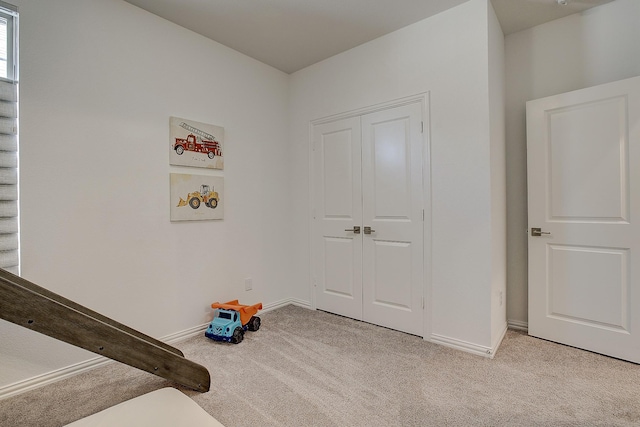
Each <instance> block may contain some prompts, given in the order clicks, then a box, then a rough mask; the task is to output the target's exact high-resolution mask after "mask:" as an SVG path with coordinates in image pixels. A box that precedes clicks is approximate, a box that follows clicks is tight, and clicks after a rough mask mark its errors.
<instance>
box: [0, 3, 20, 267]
mask: <svg viewBox="0 0 640 427" xmlns="http://www.w3.org/2000/svg"><path fill="white" fill-rule="evenodd" d="M17 19H18V14H17V9H16V8H15V7H13V6H11V5H9V4H6V3H4V2H2V1H0V267H1V268H4V269H6V270H9V271H10V272H12V273H14V274H19V268H20V255H19V247H20V239H19V234H18V232H19V219H18V212H19V209H18V81H17V46H16V40H17V37H16V29H17Z"/></svg>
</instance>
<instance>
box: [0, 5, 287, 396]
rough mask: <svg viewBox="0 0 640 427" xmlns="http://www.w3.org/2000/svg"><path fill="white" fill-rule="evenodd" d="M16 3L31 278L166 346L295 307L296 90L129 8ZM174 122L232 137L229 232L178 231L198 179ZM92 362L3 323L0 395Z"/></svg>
mask: <svg viewBox="0 0 640 427" xmlns="http://www.w3.org/2000/svg"><path fill="white" fill-rule="evenodd" d="M16 3H17V5H18V6H19V8H20V55H21V58H20V63H21V70H20V74H21V85H20V92H21V93H20V101H21V103H20V133H21V135H20V149H21V152H20V175H21V183H20V184H21V188H20V190H21V194H20V198H21V233H22V273H23V274H22V275H23V277H25V278H26V279H28V280H32V281H34V282H36V283H38V284H41V285H42V286H45V287H47V288H49V289H51V290H52V291H54V292H58V293H60V294H62V295H64V296H66V297H68V298H71V299H73V300H75V301H77V302H79V303H81V304H84V305H86V306H88V307H90V308H92V309H94V310H97V311H99V312H101V313H103V314H105V315H107V316H111V317H114V318H115V319H116V320H119V321H121V322H123V323H125V324H128V325H130V326H132V327H134V328H136V329H139V330H141V331H143V332H145V333H148V334H150V335H152V336H156V337H163V336H167V335H169V334H172V333H176V332H179V331H183V330H185V329H188V328H192V327H194V326H196V325H201V324H203V323H205V322H207V321H208V320H209V319H210V314H211V309H210V307H209V305H210V304H211V302H213V301H215V300H226V299H227V298H228V299H233V298H240V299H241V300H244V301H247V302H248V303H251V302H257V301H262V302H264V303H273V302H277V301H280V300H282V299H285V298H288V297H290V294H291V291H290V289H291V284H290V280H289V277H290V276H289V274H288V267H289V265H290V262H289V261H290V258H291V255H292V252H293V250H292V245H291V239H290V237H289V236H290V235H291V234H290V233H291V232H290V222H291V214H290V211H289V207H290V206H289V204H290V196H289V188H288V187H289V185H290V183H289V179H290V176H289V173H288V168H289V166H288V165H289V158H288V140H287V137H288V90H289V89H288V84H289V76H288V75H286V74H284V73H282V72H279V71H277V70H275V69H273V68H271V67H268V66H266V65H264V64H262V63H259V62H257V61H255V60H253V59H250V58H248V57H246V56H244V55H241V54H239V53H237V52H235V51H233V50H231V49H228V48H226V47H223V46H222V45H220V44H217V43H214V42H212V41H210V40H208V39H205V38H203V37H201V36H198V35H196V34H194V33H192V32H190V31H188V30H186V29H183V28H181V27H178V26H176V25H173V24H171V23H169V22H167V21H164V20H162V19H160V18H158V17H156V16H154V15H151V14H149V13H147V12H144V11H142V10H141V9H138V8H136V7H133V6H131V5H129V4H128V3H125V2H123V1H121V0H101V1H85V0H57V1H55V2H52V1H49V0H29V1H27V0H22V1H18V2H16ZM169 116H178V117H184V118H190V119H193V120H196V121H201V122H206V123H211V124H215V125H220V126H223V127H224V128H225V151H224V154H225V170H224V172H223V173H221V175H223V176H224V178H225V197H226V202H225V219H224V220H223V221H215V222H214V221H207V222H192V223H171V222H170V221H169V173H170V172H173V171H176V172H185V171H191V172H195V173H198V172H200V171H198V170H193V169H186V168H175V167H173V168H172V167H170V166H169V135H168V130H169ZM203 173H207V171H204V172H203ZM245 277H252V278H253V286H254V290H253V291H251V292H245V291H244V278H245ZM90 357H93V354H91V353H87V352H84V351H81V350H77V349H75V348H73V347H71V346H68V345H66V344H63V343H60V342H57V341H55V340H52V339H49V338H47V337H44V336H41V335H39V334H36V333H33V332H30V331H27V330H26V329H21V328H19V327H18V326H15V325H12V324H9V323H7V322H4V321H0V366H2V369H0V388H1V387H3V386H5V385H7V384H10V383H13V382H16V381H21V380H24V379H26V378H29V377H33V376H36V375H40V374H43V373H45V372H49V371H52V370H55V369H58V368H61V367H65V366H69V365H71V364H73V363H76V362H80V361H82V360H85V359H87V358H90Z"/></svg>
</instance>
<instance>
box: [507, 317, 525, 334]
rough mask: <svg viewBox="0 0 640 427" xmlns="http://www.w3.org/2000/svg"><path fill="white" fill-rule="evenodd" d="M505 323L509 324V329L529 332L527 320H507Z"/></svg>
mask: <svg viewBox="0 0 640 427" xmlns="http://www.w3.org/2000/svg"><path fill="white" fill-rule="evenodd" d="M507 325H508V326H509V329H514V330H516V331H523V332H529V322H523V321H521V320H507Z"/></svg>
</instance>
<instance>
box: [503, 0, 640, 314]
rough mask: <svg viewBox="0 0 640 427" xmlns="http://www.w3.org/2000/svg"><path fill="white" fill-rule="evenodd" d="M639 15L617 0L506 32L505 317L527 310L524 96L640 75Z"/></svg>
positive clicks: (636, 5) (639, 8)
mask: <svg viewBox="0 0 640 427" xmlns="http://www.w3.org/2000/svg"><path fill="white" fill-rule="evenodd" d="M639 23H640V1H638V0H616V1H614V2H611V3H608V4H605V5H603V6H599V7H596V8H593V9H589V10H587V11H586V12H584V13H581V14H576V15H571V16H568V17H566V18H563V19H558V20H556V21H552V22H549V23H547V24H543V25H539V26H537V27H534V28H531V29H529V30H525V31H521V32H518V33H515V34H511V35H509V36H507V37H506V39H505V50H506V70H507V76H506V81H507V101H506V106H507V110H506V111H507V112H506V119H507V123H506V138H507V206H508V221H507V235H508V255H507V260H508V272H507V282H508V292H507V317H508V319H509V322H510V323H511V324H515V325H521V326H526V323H527V315H528V314H527V313H528V312H527V274H528V272H527V235H526V229H527V181H526V180H527V175H526V173H527V170H526V166H527V160H526V154H527V152H526V123H525V103H526V101H529V100H532V99H537V98H542V97H545V96H550V95H555V94H559V93H563V92H568V91H572V90H576V89H582V88H585V87H589V86H594V85H598V84H602V83H607V82H612V81H616V80H621V79H625V78H628V77H633V76H638V75H640V25H639ZM532 226H535V224H532Z"/></svg>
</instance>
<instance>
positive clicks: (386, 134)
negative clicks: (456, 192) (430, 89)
mask: <svg viewBox="0 0 640 427" xmlns="http://www.w3.org/2000/svg"><path fill="white" fill-rule="evenodd" d="M421 118H422V108H421V105H420V104H418V103H413V104H409V105H405V106H401V107H396V108H392V109H387V110H382V111H379V112H376V113H372V114H367V115H365V116H362V187H363V223H362V224H363V227H371V229H372V231H371V234H368V233H367V229H366V228H363V230H364V231H363V236H362V238H363V245H364V251H363V266H364V268H363V272H362V279H363V298H364V300H363V320H365V321H367V322H371V323H375V324H377V325H382V326H386V327H389V328H392V329H398V330H401V331H404V332H409V333H412V334H416V335H420V336H422V335H423V329H424V327H423V311H424V310H423V300H422V297H423V291H424V279H423V277H424V272H423V264H424V262H423V259H424V256H423V225H424V222H423V211H422V209H423V201H422V199H423V190H422V159H423V156H422V146H423V143H422V134H421V132H422V120H421Z"/></svg>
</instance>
